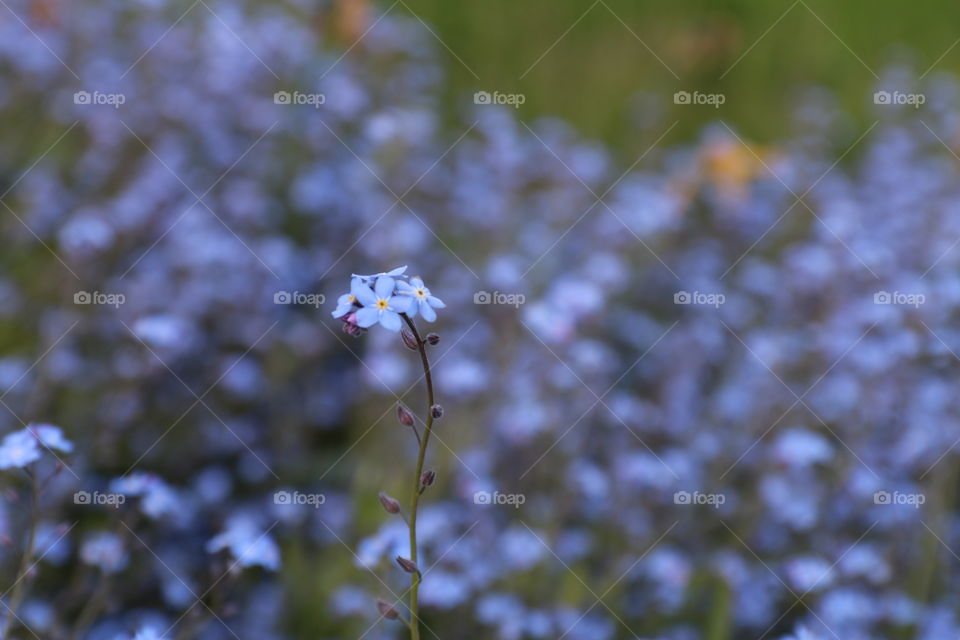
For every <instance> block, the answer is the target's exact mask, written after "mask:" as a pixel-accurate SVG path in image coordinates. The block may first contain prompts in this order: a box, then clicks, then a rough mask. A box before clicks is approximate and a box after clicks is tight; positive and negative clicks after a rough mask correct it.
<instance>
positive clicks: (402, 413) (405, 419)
mask: <svg viewBox="0 0 960 640" xmlns="http://www.w3.org/2000/svg"><path fill="white" fill-rule="evenodd" d="M397 419H398V420H400V424H402V425H403V426H405V427H412V426H413V414H412V413H410V410H409V409H407V408H406V407H405V406H403V405H402V404H398V405H397Z"/></svg>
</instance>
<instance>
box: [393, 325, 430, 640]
mask: <svg viewBox="0 0 960 640" xmlns="http://www.w3.org/2000/svg"><path fill="white" fill-rule="evenodd" d="M401 317H402V318H403V321H404V322H406V323H407V326H408V327H409V328H410V331H411V332H412V333H413V337H414V338H416V340H417V348H418V350H419V351H420V361H421V362H422V363H423V377H424V380H425V381H426V386H427V420H426V426H425V428H424V430H423V437H422V438H420V450H419V452H418V453H417V470H416V473H415V474H414V476H413V496H412V497H411V498H410V521H409V525H410V560H412V561H413V563H414V564H417V505H418V504H419V503H420V477H421V476H422V475H423V460H424V458H425V457H426V455H427V443H428V442H430V431H431V430H432V428H433V411H432V410H431V408H432V407H433V405H434V401H433V378H431V376H430V361H429V360H428V359H427V348H426V342H425V341H424V340H423V338H421V337H420V332H419V331H417V326H416V325H415V324H413V320H411V319H410V318H409V316H407V315H406V314H401ZM421 577H422V576H421V574H420V572H419V571H416V572H414V573H411V574H410V625H409V626H410V638H411V640H420V615H419V608H420V602H419V595H418V592H419V589H420V580H421Z"/></svg>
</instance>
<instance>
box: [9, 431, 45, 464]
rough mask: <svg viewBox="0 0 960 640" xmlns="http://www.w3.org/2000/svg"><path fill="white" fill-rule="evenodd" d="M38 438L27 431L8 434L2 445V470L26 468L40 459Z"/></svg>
mask: <svg viewBox="0 0 960 640" xmlns="http://www.w3.org/2000/svg"><path fill="white" fill-rule="evenodd" d="M41 454H42V452H41V451H40V447H39V446H38V445H37V438H36V437H34V435H33V434H32V433H30V432H29V431H27V430H26V429H21V430H20V431H14V432H13V433H8V434H7V435H6V436H5V437H4V439H3V444H0V469H10V468H13V467H25V466H27V465H28V464H30V463H31V462H36V461H37V460H39V459H40V456H41Z"/></svg>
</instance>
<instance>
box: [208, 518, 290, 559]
mask: <svg viewBox="0 0 960 640" xmlns="http://www.w3.org/2000/svg"><path fill="white" fill-rule="evenodd" d="M206 548H207V552H208V553H217V552H218V551H222V550H223V549H228V550H229V551H230V555H232V556H233V558H234V560H235V561H236V564H237V565H239V566H241V567H253V566H255V565H260V566H261V567H263V568H265V569H270V570H271V571H276V570H277V569H279V568H280V549H279V547H277V543H276V542H274V541H273V538H272V537H270V536H269V535H267V533H265V532H263V531H262V529H260V527H258V526H257V524H256V523H255V522H254V521H253V520H252V519H251V518H249V517H247V516H244V515H237V516H233V517H231V518H230V519H229V520H227V525H226V528H225V529H224V530H223V531H222V532H220V533H218V534H217V535H216V536H214V537H213V538H211V539H210V541H209V542H207V547H206Z"/></svg>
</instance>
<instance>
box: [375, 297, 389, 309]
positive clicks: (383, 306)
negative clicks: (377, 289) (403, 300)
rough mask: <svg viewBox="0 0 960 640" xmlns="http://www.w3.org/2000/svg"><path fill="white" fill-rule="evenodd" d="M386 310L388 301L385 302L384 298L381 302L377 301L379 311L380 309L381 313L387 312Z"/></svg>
mask: <svg viewBox="0 0 960 640" xmlns="http://www.w3.org/2000/svg"><path fill="white" fill-rule="evenodd" d="M386 308H387V301H386V300H384V299H383V298H381V299H380V300H377V309H380V310H381V311H383V310H386Z"/></svg>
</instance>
